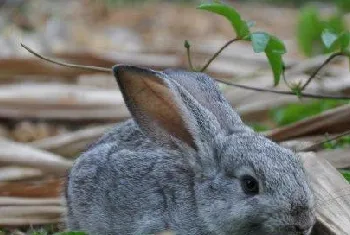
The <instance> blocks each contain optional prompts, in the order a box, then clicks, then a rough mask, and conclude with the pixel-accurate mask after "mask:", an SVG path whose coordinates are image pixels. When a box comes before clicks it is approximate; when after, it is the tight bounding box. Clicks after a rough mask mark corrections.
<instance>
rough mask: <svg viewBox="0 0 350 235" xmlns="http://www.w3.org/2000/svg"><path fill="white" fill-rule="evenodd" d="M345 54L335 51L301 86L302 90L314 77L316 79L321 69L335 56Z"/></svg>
mask: <svg viewBox="0 0 350 235" xmlns="http://www.w3.org/2000/svg"><path fill="white" fill-rule="evenodd" d="M342 55H344V53H342V52H337V53H334V54H332V55H330V56H329V57H328V58H327V59H326V60H325V61H324V62H323V63H322V65H321V66H319V67H318V68H317V69H316V70H315V71H314V72H313V73H312V74H311V76H310V77H309V79H308V80H307V81H306V82H305V84H304V85H303V86H302V87H301V90H302V91H303V90H305V88H306V87H307V86H308V85H309V84H310V82H311V81H312V79H314V78H315V77H316V75H317V74H318V73H319V72H320V71H321V69H322V68H323V67H325V66H326V65H327V64H329V63H330V62H331V61H332V60H333V59H334V58H336V57H338V56H342Z"/></svg>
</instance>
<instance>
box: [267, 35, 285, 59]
mask: <svg viewBox="0 0 350 235" xmlns="http://www.w3.org/2000/svg"><path fill="white" fill-rule="evenodd" d="M266 51H268V52H272V53H276V54H281V55H282V54H285V53H286V52H287V49H286V46H285V45H284V43H283V41H282V40H280V39H278V38H277V37H275V36H272V35H270V40H269V43H268V45H267V47H266Z"/></svg>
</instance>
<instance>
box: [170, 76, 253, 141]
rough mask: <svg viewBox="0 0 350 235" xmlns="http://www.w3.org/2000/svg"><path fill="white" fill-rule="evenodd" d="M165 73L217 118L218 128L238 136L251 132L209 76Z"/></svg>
mask: <svg viewBox="0 0 350 235" xmlns="http://www.w3.org/2000/svg"><path fill="white" fill-rule="evenodd" d="M164 73H166V74H168V76H169V77H171V79H172V80H175V81H176V82H177V83H178V84H179V85H181V87H182V88H183V89H186V90H187V91H188V92H189V93H190V94H191V96H193V98H194V99H195V100H196V101H197V102H198V103H199V104H200V105H201V106H202V107H203V108H204V109H207V110H208V111H210V112H211V113H212V114H213V115H214V116H215V119H216V121H217V123H218V124H219V125H220V126H219V127H217V128H220V129H221V130H223V131H226V132H227V133H228V134H236V135H237V134H239V133H242V132H250V131H251V129H250V128H249V127H247V126H246V125H245V124H244V123H243V122H242V121H241V118H240V117H239V115H238V114H237V113H236V112H235V111H234V110H233V109H232V106H231V105H230V104H229V103H228V102H227V100H226V98H225V97H224V96H223V95H222V93H221V92H220V91H219V88H218V86H217V84H216V83H215V82H214V80H213V79H212V78H210V77H209V76H208V75H206V74H204V73H195V72H187V71H181V70H173V69H168V70H165V71H164Z"/></svg>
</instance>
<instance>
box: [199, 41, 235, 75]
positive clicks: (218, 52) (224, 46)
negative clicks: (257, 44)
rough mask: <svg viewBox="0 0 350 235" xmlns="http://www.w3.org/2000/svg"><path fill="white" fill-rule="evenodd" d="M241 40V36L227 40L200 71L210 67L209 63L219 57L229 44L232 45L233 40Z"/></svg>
mask: <svg viewBox="0 0 350 235" xmlns="http://www.w3.org/2000/svg"><path fill="white" fill-rule="evenodd" d="M238 40H240V39H239V38H234V39H231V40H229V41H228V42H226V44H225V45H223V46H222V47H221V48H220V49H219V50H218V51H217V52H216V53H215V54H214V55H213V56H212V57H211V58H210V59H209V60H208V62H207V63H206V64H205V65H204V66H203V67H202V68H201V69H200V70H199V71H200V72H204V71H205V70H206V69H207V68H208V67H209V65H210V64H211V62H213V60H215V59H216V57H218V56H219V55H220V54H221V52H222V51H223V50H224V49H225V48H226V47H228V46H229V45H231V44H232V43H233V42H236V41H238Z"/></svg>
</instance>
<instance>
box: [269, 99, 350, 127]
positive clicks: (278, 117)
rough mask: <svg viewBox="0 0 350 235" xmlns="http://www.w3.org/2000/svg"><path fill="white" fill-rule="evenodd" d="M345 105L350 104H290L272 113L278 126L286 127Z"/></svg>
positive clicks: (336, 102)
mask: <svg viewBox="0 0 350 235" xmlns="http://www.w3.org/2000/svg"><path fill="white" fill-rule="evenodd" d="M343 104H349V101H346V100H329V99H322V100H317V101H313V102H309V103H304V104H302V103H295V104H288V105H285V106H283V107H278V108H275V109H273V110H272V111H271V116H272V119H273V121H274V122H275V123H276V124H277V125H278V126H284V125H288V124H291V123H294V122H297V121H300V120H302V119H304V118H307V117H312V116H314V115H317V114H320V113H322V112H324V111H326V110H329V109H332V108H335V107H338V106H340V105H343Z"/></svg>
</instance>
